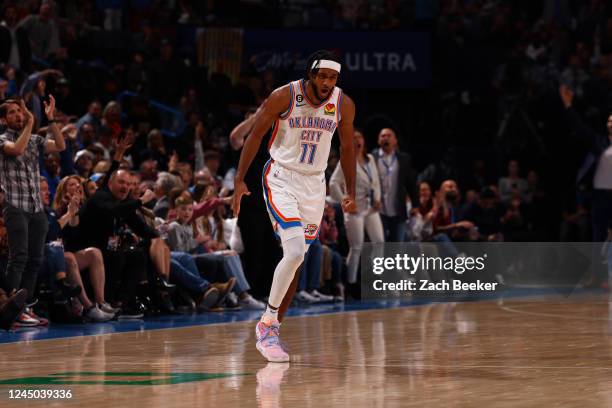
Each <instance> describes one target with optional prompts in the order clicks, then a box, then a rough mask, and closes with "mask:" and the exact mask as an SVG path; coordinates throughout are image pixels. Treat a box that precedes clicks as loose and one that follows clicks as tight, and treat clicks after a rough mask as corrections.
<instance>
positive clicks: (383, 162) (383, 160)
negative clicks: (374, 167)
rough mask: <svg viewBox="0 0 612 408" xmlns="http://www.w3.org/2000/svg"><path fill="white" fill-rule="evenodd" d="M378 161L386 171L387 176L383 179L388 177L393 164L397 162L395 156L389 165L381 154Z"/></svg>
mask: <svg viewBox="0 0 612 408" xmlns="http://www.w3.org/2000/svg"><path fill="white" fill-rule="evenodd" d="M380 161H381V162H382V164H383V165H384V166H385V168H386V169H387V175H386V176H385V177H388V176H389V175H390V174H391V170H392V169H393V166H395V162H396V161H397V155H395V154H394V155H393V159H392V160H391V164H388V163H387V162H386V161H385V159H384V157H383V154H382V152H381V155H380Z"/></svg>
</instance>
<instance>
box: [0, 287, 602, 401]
mask: <svg viewBox="0 0 612 408" xmlns="http://www.w3.org/2000/svg"><path fill="white" fill-rule="evenodd" d="M253 325H254V323H253V321H243V322H234V323H226V324H212V325H203V326H202V325H199V326H191V327H181V328H170V329H160V330H140V331H131V332H123V333H112V334H101V335H90V336H77V337H67V338H58V339H47V340H22V341H19V342H12V343H5V344H0V406H1V407H12V406H15V407H41V406H50V407H56V406H75V407H76V406H87V407H134V408H136V407H250V406H253V407H255V406H260V407H330V406H342V407H348V406H350V407H412V406H414V407H517V406H521V407H522V406H525V407H553V406H558V407H610V406H612V340H611V337H610V336H611V334H612V300H610V301H609V300H608V295H603V294H591V295H588V296H570V297H562V296H548V297H535V298H534V297H531V298H513V299H506V300H499V299H498V300H492V301H479V302H465V303H434V304H424V305H418V306H411V307H391V308H385V309H373V310H362V311H350V312H341V313H331V314H321V315H310V316H300V317H290V318H288V319H286V321H285V323H284V324H283V327H282V329H281V333H282V337H283V340H284V341H285V342H286V343H287V345H288V347H289V348H290V351H291V353H292V361H291V363H290V364H273V363H270V364H267V363H266V362H264V361H263V360H262V358H261V357H260V355H259V354H258V352H257V351H256V350H255V347H254V329H253ZM3 335H5V334H3V333H0V339H1V337H2V336H3ZM26 338H27V336H26ZM15 390H22V391H23V390H63V391H64V393H65V392H67V391H70V394H71V396H72V398H70V399H14V398H13V399H11V398H10V395H11V392H12V393H13V395H15ZM39 392H40V391H39Z"/></svg>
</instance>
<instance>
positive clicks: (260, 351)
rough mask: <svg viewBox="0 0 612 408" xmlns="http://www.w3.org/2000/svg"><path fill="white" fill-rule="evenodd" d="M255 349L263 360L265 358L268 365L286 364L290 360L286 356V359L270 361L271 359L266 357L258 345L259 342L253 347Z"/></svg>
mask: <svg viewBox="0 0 612 408" xmlns="http://www.w3.org/2000/svg"><path fill="white" fill-rule="evenodd" d="M255 347H256V348H257V351H259V353H260V354H261V355H262V356H263V358H265V359H266V360H267V361H269V362H270V363H288V362H289V360H290V358H289V355H287V357H280V358H278V359H272V358H269V357H266V355H265V354H264V351H263V347H261V346H260V345H259V342H258V343H257V344H256V345H255Z"/></svg>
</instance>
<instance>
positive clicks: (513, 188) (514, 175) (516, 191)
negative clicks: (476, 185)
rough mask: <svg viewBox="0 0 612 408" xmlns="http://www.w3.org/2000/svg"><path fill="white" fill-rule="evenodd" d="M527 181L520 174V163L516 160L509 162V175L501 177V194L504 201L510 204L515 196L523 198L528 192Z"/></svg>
mask: <svg viewBox="0 0 612 408" xmlns="http://www.w3.org/2000/svg"><path fill="white" fill-rule="evenodd" d="M527 188H528V185H527V181H526V180H525V179H524V178H522V177H520V176H519V164H518V161H516V160H510V161H509V162H508V177H501V178H500V179H499V195H500V199H501V201H502V203H504V204H510V201H511V200H512V199H513V198H519V199H520V198H523V197H524V195H525V193H527Z"/></svg>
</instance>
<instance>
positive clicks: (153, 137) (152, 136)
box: [139, 129, 168, 171]
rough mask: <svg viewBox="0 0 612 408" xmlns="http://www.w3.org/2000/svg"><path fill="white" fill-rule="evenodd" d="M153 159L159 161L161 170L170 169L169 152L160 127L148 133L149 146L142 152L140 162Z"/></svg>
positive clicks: (158, 164)
mask: <svg viewBox="0 0 612 408" xmlns="http://www.w3.org/2000/svg"><path fill="white" fill-rule="evenodd" d="M146 160H153V161H155V162H157V166H158V168H159V169H160V170H162V171H166V170H168V152H167V151H166V146H165V143H164V136H163V135H162V133H161V132H160V131H159V129H151V131H149V134H148V135H147V148H146V149H143V150H142V151H141V152H140V160H139V162H144V161H146Z"/></svg>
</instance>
